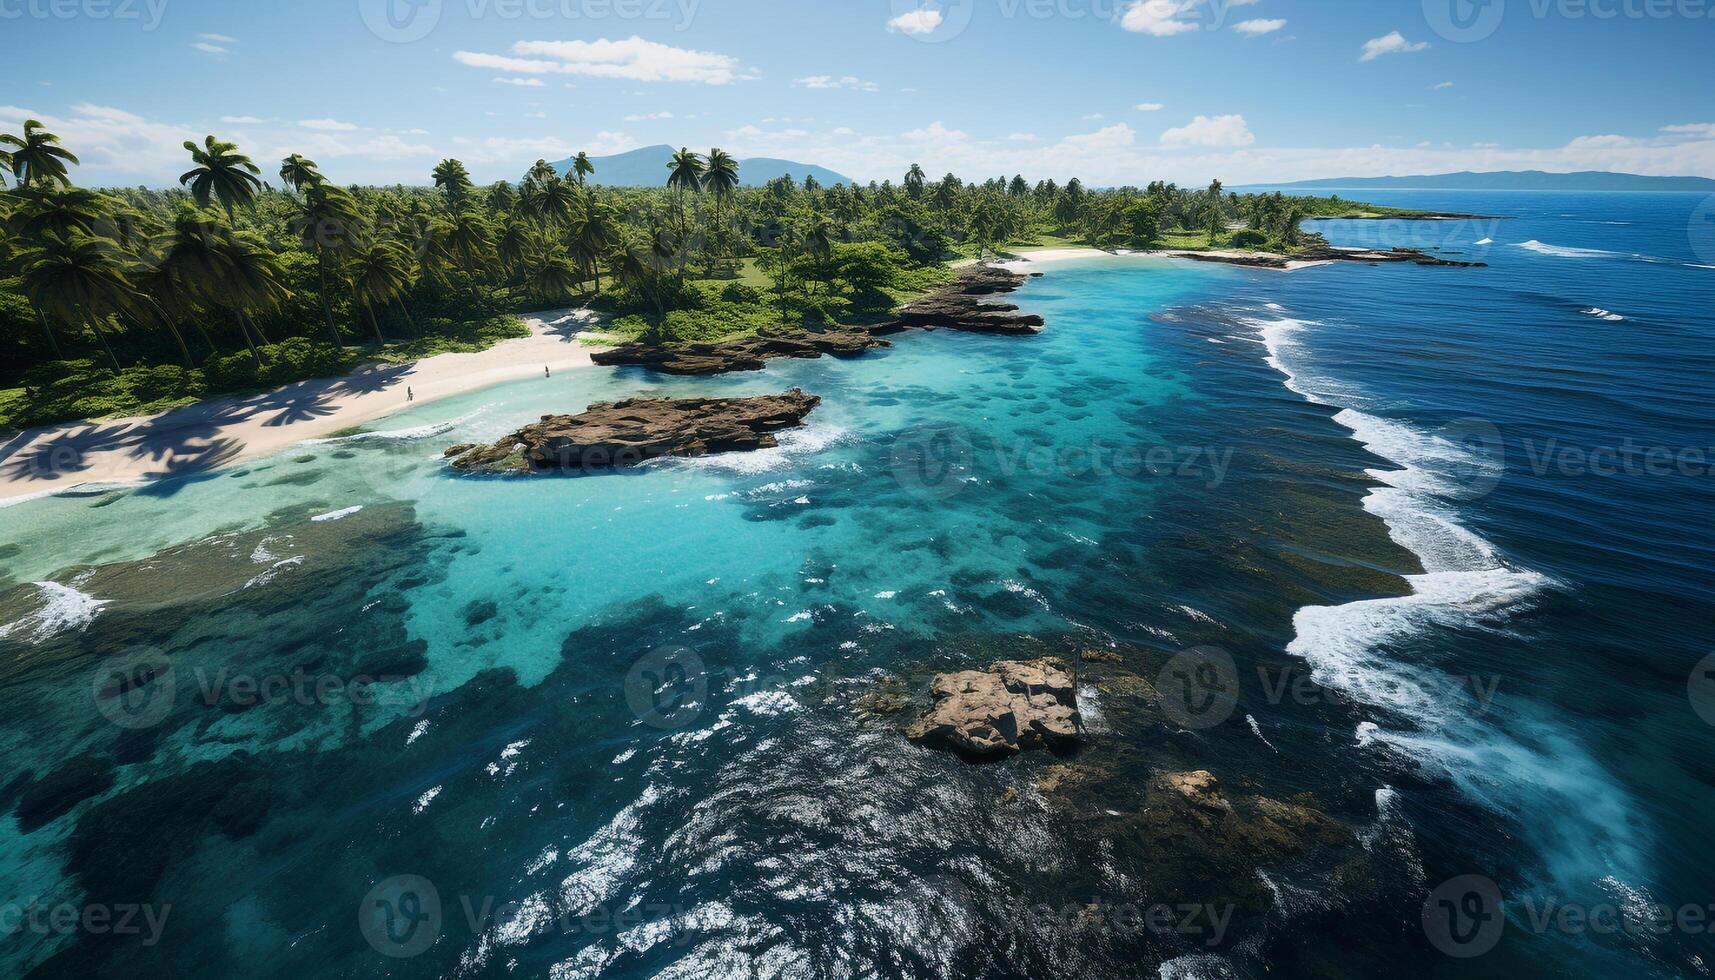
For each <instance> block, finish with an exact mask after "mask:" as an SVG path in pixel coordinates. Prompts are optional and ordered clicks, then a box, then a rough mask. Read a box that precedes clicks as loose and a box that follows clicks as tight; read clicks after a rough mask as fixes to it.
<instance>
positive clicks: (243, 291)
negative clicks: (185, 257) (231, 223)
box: [215, 233, 292, 343]
mask: <svg viewBox="0 0 1715 980" xmlns="http://www.w3.org/2000/svg"><path fill="white" fill-rule="evenodd" d="M215 250H216V252H217V253H218V254H219V255H220V257H221V259H222V264H223V265H224V266H225V272H226V280H225V282H223V283H222V284H221V290H222V292H223V293H224V294H225V297H226V300H227V305H228V306H229V307H230V308H231V309H232V310H233V312H235V313H237V314H238V321H239V323H240V324H241V325H243V326H244V327H245V329H246V330H248V331H249V332H250V333H251V334H253V335H255V336H256V337H257V338H259V339H260V340H261V341H262V342H263V343H267V342H268V337H267V335H266V334H264V333H263V332H262V328H261V327H258V326H257V325H256V321H255V320H254V319H252V318H251V316H250V312H249V311H250V310H251V309H272V308H274V307H276V306H279V305H280V303H281V301H283V300H285V299H286V298H288V297H290V296H291V295H292V293H291V290H289V289H287V288H286V287H285V286H284V285H282V284H281V282H280V280H281V278H283V275H284V273H283V272H282V271H281V269H280V259H279V257H278V256H277V255H275V254H274V251H273V250H272V249H270V248H268V247H267V246H266V245H265V244H263V243H262V242H261V241H258V240H257V239H255V238H252V237H250V236H248V235H244V234H230V233H229V234H226V235H223V236H221V238H220V240H219V241H217V242H216V244H215Z"/></svg>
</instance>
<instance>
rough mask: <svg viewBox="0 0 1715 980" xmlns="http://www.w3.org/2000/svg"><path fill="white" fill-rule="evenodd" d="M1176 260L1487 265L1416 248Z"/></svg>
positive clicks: (1272, 265)
mask: <svg viewBox="0 0 1715 980" xmlns="http://www.w3.org/2000/svg"><path fill="white" fill-rule="evenodd" d="M1165 254H1167V255H1170V256H1172V257H1173V258H1176V259H1191V260H1193V261H1196V262H1221V263H1224V264H1226V265H1244V266H1251V267H1253V268H1259V269H1290V268H1292V267H1294V266H1296V265H1299V264H1301V263H1305V262H1371V263H1375V262H1411V263H1415V264H1417V265H1432V266H1450V267H1455V268H1461V269H1472V268H1481V267H1485V266H1487V265H1488V263H1487V262H1465V261H1460V260H1457V259H1444V258H1441V257H1440V256H1436V255H1430V254H1429V253H1428V252H1420V251H1418V250H1417V249H1415V248H1390V249H1369V248H1363V249H1352V248H1334V247H1332V246H1316V247H1312V248H1307V249H1304V250H1303V251H1301V252H1293V253H1292V254H1290V255H1285V254H1282V253H1279V252H1167V253H1165Z"/></svg>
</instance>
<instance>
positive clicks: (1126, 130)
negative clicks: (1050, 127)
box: [1060, 123, 1137, 150]
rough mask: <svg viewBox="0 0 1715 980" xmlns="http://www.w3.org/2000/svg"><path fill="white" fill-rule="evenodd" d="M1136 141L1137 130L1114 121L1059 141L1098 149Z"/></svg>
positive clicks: (1111, 147) (1113, 147)
mask: <svg viewBox="0 0 1715 980" xmlns="http://www.w3.org/2000/svg"><path fill="white" fill-rule="evenodd" d="M1136 142H1137V131H1136V130H1134V129H1132V128H1131V127H1130V126H1127V125H1126V124H1125V123H1115V124H1113V125H1112V126H1107V127H1104V128H1102V129H1098V130H1096V131H1095V132H1093V133H1084V134H1081V135H1078V136H1068V137H1066V138H1065V139H1063V140H1061V141H1060V143H1061V145H1062V146H1068V147H1074V148H1083V149H1098V150H1099V149H1117V148H1119V147H1122V146H1131V145H1132V144H1134V143H1136Z"/></svg>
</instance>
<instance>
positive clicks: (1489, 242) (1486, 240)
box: [1472, 238, 1495, 245]
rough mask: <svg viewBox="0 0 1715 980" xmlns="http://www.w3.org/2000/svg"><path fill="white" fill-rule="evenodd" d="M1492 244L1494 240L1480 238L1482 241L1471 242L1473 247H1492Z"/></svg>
mask: <svg viewBox="0 0 1715 980" xmlns="http://www.w3.org/2000/svg"><path fill="white" fill-rule="evenodd" d="M1494 243H1495V240H1494V239H1493V238H1482V239H1478V240H1477V241H1476V242H1473V243H1472V244H1475V245H1493V244H1494Z"/></svg>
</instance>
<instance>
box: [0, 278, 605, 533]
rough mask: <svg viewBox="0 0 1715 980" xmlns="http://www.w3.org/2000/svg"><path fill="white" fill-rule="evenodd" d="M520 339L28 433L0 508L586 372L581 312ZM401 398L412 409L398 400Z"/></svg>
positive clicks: (553, 317) (544, 318)
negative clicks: (545, 375)
mask: <svg viewBox="0 0 1715 980" xmlns="http://www.w3.org/2000/svg"><path fill="white" fill-rule="evenodd" d="M523 319H524V321H525V323H526V324H527V325H528V326H529V327H530V333H531V335H530V336H529V337H521V338H518V339H517V340H507V341H502V342H501V343H499V344H496V345H494V346H493V347H490V348H489V349H488V350H485V351H481V352H479V353H475V354H437V355H435V356H434V357H429V358H425V359H423V360H421V361H416V362H414V363H411V364H397V365H394V364H375V365H370V366H367V367H364V368H359V369H358V370H357V371H354V372H353V373H351V374H349V375H346V376H343V377H338V378H318V379H314V380H310V381H299V382H296V383H293V384H290V385H286V386H285V387H283V388H277V389H275V390H273V391H269V392H264V393H261V394H255V395H243V396H234V397H228V398H214V399H210V400H208V401H203V402H198V403H197V404H195V405H187V406H185V407H184V408H176V409H173V410H171V411H167V412H162V413H159V414H156V415H144V416H137V417H134V418H122V419H107V420H103V421H99V422H73V423H67V424H63V425H55V426H48V427H45V428H40V429H31V430H28V431H25V432H22V433H18V434H14V435H13V436H11V437H10V438H7V439H5V440H4V441H3V442H0V502H3V501H8V500H17V499H19V498H23V497H32V496H39V495H42V494H45V493H55V492H59V491H64V490H69V489H72V488H74V487H78V486H82V485H85V484H92V483H93V484H106V483H135V482H139V481H143V480H150V479H158V478H161V477H167V476H175V475H182V474H185V473H194V472H199V471H202V470H206V469H211V468H213V467H216V466H224V465H228V464H231V463H236V462H239V461H241V460H245V459H253V458H256V457H259V456H266V455H269V454H271V453H275V452H278V451H280V450H282V449H285V448H286V447H288V446H291V445H293V444H295V443H299V442H302V441H304V440H306V439H316V438H320V437H323V436H326V435H329V434H331V433H334V432H338V431H340V430H341V429H349V428H351V427H353V426H357V425H362V424H363V423H366V422H373V421H375V420H376V419H379V418H383V417H385V416H388V415H392V414H394V413H396V412H400V411H403V410H405V409H406V408H411V407H414V406H416V405H421V404H425V403H427V402H432V401H435V400H437V399H442V398H447V397H450V396H453V395H460V394H464V393H465V392H469V391H475V390H477V389H480V388H486V387H489V386H490V385H497V384H502V383H504V382H508V381H518V380H521V379H525V378H531V377H541V376H542V372H543V369H544V368H547V369H549V370H551V371H563V370H571V369H574V368H582V367H588V366H590V364H591V361H590V354H591V353H592V352H593V351H594V350H596V349H597V348H592V347H586V346H584V345H582V344H580V343H579V341H578V333H579V332H580V331H582V330H584V329H585V328H586V327H589V326H591V325H592V323H593V320H592V319H591V317H590V314H589V313H588V312H587V311H583V310H555V311H550V312H545V313H538V314H532V315H529V316H526V317H524V318H523ZM407 389H409V391H410V394H411V395H412V396H414V399H415V400H414V401H409V400H407V395H406V392H407Z"/></svg>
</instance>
